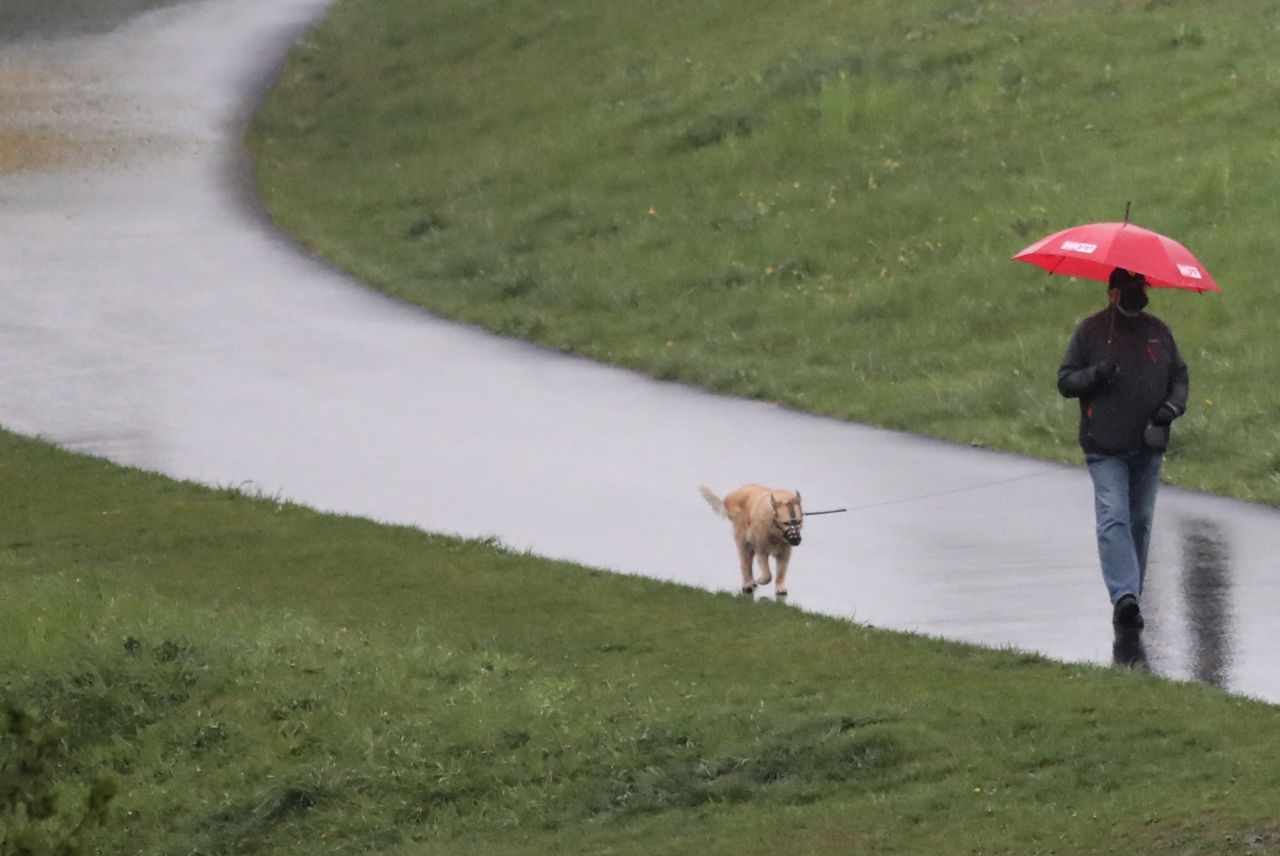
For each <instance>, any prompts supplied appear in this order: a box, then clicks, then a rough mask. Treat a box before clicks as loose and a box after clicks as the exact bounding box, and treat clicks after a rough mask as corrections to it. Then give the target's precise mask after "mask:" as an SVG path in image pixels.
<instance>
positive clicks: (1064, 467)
mask: <svg viewBox="0 0 1280 856" xmlns="http://www.w3.org/2000/svg"><path fill="white" fill-rule="evenodd" d="M1068 469H1071V466H1070V465H1069V464H1061V465H1059V466H1056V467H1050V468H1048V469H1044V470H1038V471H1037V472H1034V473H1025V474H1023V475H1020V476H1011V477H1010V478H1007V479H997V480H996V481H989V482H982V483H981V484H971V485H966V486H964V487H956V488H951V489H950V490H940V491H936V492H934V493H922V494H919V495H917V496H903V497H899V498H898V499H886V500H884V501H882V502H870V503H867V504H866V505H856V506H854V508H853V510H854V511H865V510H866V509H869V508H884V507H885V506H887V505H902V504H904V503H908V502H919V501H920V500H923V499H935V498H936V497H939V496H951V495H953V494H957V493H967V492H968V491H971V490H981V489H982V488H986V487H995V486H996V485H1002V484H1009V483H1010V482H1016V481H1023V480H1025V479H1036V478H1042V477H1043V476H1047V475H1052V474H1054V473H1060V472H1062V471H1063V470H1068ZM842 511H848V509H847V508H834V509H832V510H831V511H806V512H805V513H804V516H805V517H808V516H809V515H811V514H839V513H840V512H842Z"/></svg>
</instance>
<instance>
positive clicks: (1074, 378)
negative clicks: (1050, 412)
mask: <svg viewBox="0 0 1280 856" xmlns="http://www.w3.org/2000/svg"><path fill="white" fill-rule="evenodd" d="M1082 330H1083V325H1081V326H1080V327H1077V328H1076V331H1075V332H1074V333H1072V334H1071V342H1070V343H1068V345H1067V353H1066V354H1064V355H1063V357H1062V365H1060V366H1059V367H1058V392H1059V393H1061V394H1062V395H1063V396H1064V397H1066V398H1079V397H1080V396H1082V395H1088V394H1089V392H1090V391H1091V390H1092V389H1093V388H1094V387H1095V386H1097V385H1098V369H1097V367H1096V366H1091V365H1089V363H1088V362H1087V360H1086V359H1085V351H1084V341H1083V340H1084V334H1083V332H1082Z"/></svg>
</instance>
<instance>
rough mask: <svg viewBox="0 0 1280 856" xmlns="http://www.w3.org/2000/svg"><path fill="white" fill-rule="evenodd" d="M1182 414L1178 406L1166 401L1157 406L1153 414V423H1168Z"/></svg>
mask: <svg viewBox="0 0 1280 856" xmlns="http://www.w3.org/2000/svg"><path fill="white" fill-rule="evenodd" d="M1181 415H1182V414H1181V413H1179V412H1178V408H1176V407H1174V406H1173V405H1172V404H1170V403H1169V402H1167V401H1166V402H1165V403H1164V404H1162V405H1160V406H1159V407H1158V408H1156V412H1155V413H1152V414H1151V424H1152V425H1168V424H1169V423H1170V422H1172V421H1173V420H1175V419H1177V418H1178V417H1179V416H1181Z"/></svg>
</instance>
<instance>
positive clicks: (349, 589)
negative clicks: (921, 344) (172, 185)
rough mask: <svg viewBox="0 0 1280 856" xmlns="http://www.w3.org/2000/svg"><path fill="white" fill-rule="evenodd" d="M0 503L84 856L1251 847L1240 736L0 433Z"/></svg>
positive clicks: (954, 648) (1078, 684) (759, 607)
mask: <svg viewBox="0 0 1280 856" xmlns="http://www.w3.org/2000/svg"><path fill="white" fill-rule="evenodd" d="M0 479H2V480H3V482H4V484H5V485H6V488H5V491H4V492H3V493H0V696H3V697H7V698H12V699H17V700H19V701H20V702H21V703H22V704H23V705H25V706H27V707H28V708H29V709H31V710H34V711H37V712H39V713H40V714H41V715H42V716H44V717H49V716H53V717H58V718H61V719H62V720H64V721H66V722H67V723H68V725H69V730H68V732H67V737H66V740H65V743H64V744H62V745H63V746H64V748H65V751H66V754H65V756H64V757H62V758H61V759H60V760H59V762H58V765H57V768H56V769H57V775H58V782H59V788H60V792H61V793H62V795H63V796H62V799H63V806H64V808H63V811H64V813H72V812H73V808H72V807H73V805H74V804H75V801H76V800H77V799H81V798H82V797H83V795H84V793H85V792H86V790H87V787H88V782H89V781H90V780H92V779H93V778H94V777H96V776H99V775H101V774H102V773H103V771H105V774H106V775H107V776H108V777H109V778H111V779H112V780H113V781H115V782H116V783H117V786H118V790H119V796H118V797H117V798H116V800H115V802H114V804H113V806H112V817H111V822H110V823H109V824H108V825H107V827H106V828H105V829H103V830H101V831H99V832H97V833H95V835H94V837H93V839H92V843H93V845H94V846H95V847H98V848H100V850H99V852H103V853H129V854H136V853H174V852H201V853H208V854H216V853H238V852H271V853H280V854H289V853H298V854H301V853H311V852H316V849H317V848H320V849H323V850H324V851H325V852H332V853H357V852H368V850H370V849H378V850H381V851H384V852H390V853H404V854H409V853H415V854H416V853H424V852H430V853H485V854H498V853H546V852H573V853H582V852H614V853H645V854H651V853H655V852H659V853H660V852H672V853H676V852H681V853H687V852H708V853H726V854H728V853H734V854H741V853H766V852H777V850H778V849H780V848H785V849H786V850H787V851H788V852H796V853H829V852H838V851H844V852H855V851H856V852H884V853H903V854H908V853H910V854H916V853H926V852H928V853H966V852H983V853H1020V854H1021V853H1032V852H1058V853H1063V852H1122V853H1135V852H1151V853H1169V852H1194V853H1236V852H1269V851H1264V850H1259V849H1256V847H1257V843H1258V842H1259V841H1260V842H1262V844H1263V845H1264V847H1272V848H1273V849H1274V848H1275V847H1276V846H1277V844H1280V829H1277V827H1276V826H1275V825H1274V823H1273V822H1272V821H1271V820H1270V818H1272V817H1273V816H1274V815H1273V802H1274V794H1275V792H1276V788H1277V787H1280V772H1278V771H1280V765H1277V764H1276V763H1275V762H1276V759H1275V757H1274V746H1273V743H1274V741H1273V739H1272V735H1274V733H1275V731H1276V728H1277V726H1280V719H1278V718H1277V717H1278V716H1280V709H1277V708H1275V707H1273V706H1268V705H1263V704H1258V703H1254V702H1249V701H1245V700H1242V699H1238V698H1232V697H1228V696H1225V695H1222V694H1220V693H1218V692H1216V691H1213V690H1211V689H1208V688H1205V687H1201V686H1196V685H1187V684H1173V683H1169V682H1165V681H1161V680H1157V679H1154V678H1147V677H1143V676H1141V675H1135V674H1132V673H1128V672H1124V671H1118V670H1107V669H1101V668H1091V667H1080V666H1071V665H1063V664H1056V663H1051V662H1048V661H1046V660H1044V659H1042V658H1040V657H1036V656H1028V655H1023V654H1019V653H1017V652H996V651H986V650H981V649H976V648H972V647H968V646H962V645H955V644H948V643H943V642H940V641H936V640H931V639H925V638H920V637H914V636H909V635H902V634H893V633H887V632H881V631H875V630H872V629H869V628H865V627H860V626H856V625H852V624H849V623H846V622H841V621H837V620H834V619H827V618H821V617H814V616H810V615H806V614H804V613H801V612H799V611H797V610H793V609H788V608H784V607H779V606H777V605H774V604H770V603H767V602H760V603H753V602H751V601H743V600H740V599H737V598H734V597H731V596H727V595H714V594H709V593H703V592H697V591H690V590H688V589H684V588H681V587H677V586H673V585H670V584H666V583H660V582H656V581H650V580H645V579H638V578H629V577H617V576H615V575H612V574H607V573H601V572H596V571H592V570H589V569H585V568H580V567H576V566H572V565H568V564H563V563H555V562H550V561H546V560H542V559H538V558H535V557H531V556H525V555H514V554H510V553H505V552H501V551H499V550H495V549H494V548H493V547H491V546H490V545H487V544H484V543H477V542H461V541H455V540H452V539H448V538H443V537H439V536H433V535H429V534H425V533H422V532H418V531H415V530H410V529H405V528H394V527H385V526H379V525H375V524H373V523H370V522H367V521H363V520H359V519H352V518H340V517H331V516H325V515H321V514H318V513H315V512H312V511H309V510H306V509H303V508H299V507H295V506H288V505H284V506H282V505H278V504H276V503H274V502H272V501H270V500H266V499H254V498H250V497H245V496H243V495H240V494H237V493H235V492H231V491H214V490H209V489H203V488H199V487H194V486H190V485H184V484H178V483H174V482H171V481H168V480H165V479H163V478H160V477H157V476H154V475H149V474H145V473H140V472H137V471H131V470H123V469H119V468H115V467H113V466H111V465H109V464H106V463H103V462H101V461H96V460H92V459H88V458H84V457H78V456H72V455H69V454H66V453H63V452H58V451H55V450H52V449H50V448H48V447H46V446H43V445H41V444H38V443H36V442H34V441H29V440H23V439H19V438H15V437H13V436H12V435H6V434H0ZM693 652H696V655H692V654H693ZM11 749H12V747H11V745H10V744H9V743H7V742H6V743H3V744H0V769H3V768H5V767H6V766H7V765H8V764H9V762H10V761H11V760H12V759H11V758H10V757H9V754H8V753H9V752H10V751H11ZM10 774H12V769H11V768H9V769H7V770H4V771H3V772H0V784H3V780H4V779H5V778H6V776H8V775H10ZM2 790H3V789H2V788H0V792H2ZM0 820H3V807H2V805H0ZM1250 846H1252V847H1255V849H1253V850H1248V849H1247V847H1250Z"/></svg>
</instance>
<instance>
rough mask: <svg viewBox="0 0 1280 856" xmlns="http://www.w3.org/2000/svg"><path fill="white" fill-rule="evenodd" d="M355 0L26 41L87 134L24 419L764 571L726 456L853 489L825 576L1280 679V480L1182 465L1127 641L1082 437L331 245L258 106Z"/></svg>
mask: <svg viewBox="0 0 1280 856" xmlns="http://www.w3.org/2000/svg"><path fill="white" fill-rule="evenodd" d="M329 2H330V0H273V2H270V3H263V2H261V0H202V2H192V3H188V4H185V5H180V6H177V7H174V8H169V9H164V10H161V11H159V12H153V13H149V14H146V15H143V16H141V17H138V18H135V19H133V20H132V21H130V22H129V23H128V24H126V25H125V26H123V27H122V28H120V29H118V30H116V31H114V32H111V33H108V34H105V35H99V36H93V37H78V38H74V39H66V40H62V41H47V42H36V43H27V44H20V45H8V46H3V47H0V91H3V87H4V86H6V85H8V86H9V87H10V88H12V87H14V86H18V87H19V88H20V89H22V90H23V92H25V95H24V97H23V98H20V99H19V100H18V107H17V108H14V107H10V108H9V110H8V115H7V117H6V121H8V122H10V123H13V122H20V123H25V124H26V126H27V127H36V128H39V129H41V131H42V133H47V134H49V135H51V136H54V137H56V138H58V139H64V140H71V141H73V142H74V147H73V151H74V156H71V157H68V158H66V159H64V160H63V161H62V162H59V163H56V164H43V165H38V167H37V168H33V169H28V170H26V171H23V172H19V173H17V174H9V175H3V174H0V236H2V237H0V298H2V299H3V306H4V312H3V314H2V315H0V365H3V366H4V369H3V371H4V382H3V383H0V425H2V426H3V427H5V428H7V429H10V430H14V431H18V432H20V433H24V434H28V435H36V436H41V437H44V438H46V439H49V440H51V441H54V442H56V443H57V444H59V445H61V446H64V447H66V448H69V449H73V450H77V451H83V452H88V453H91V454H94V455H99V456H102V457H105V458H109V459H111V460H113V461H117V462H119V463H122V464H128V465H133V466H138V467H143V468H146V469H149V470H155V471H159V472H162V473H165V474H167V475H170V476H173V477H176V478H181V479H189V480H195V481H199V482H203V483H207V484H212V485H218V486H243V487H244V488H245V489H246V490H250V491H258V492H261V493H263V494H266V495H271V496H279V497H281V498H283V499H288V500H293V501H297V502H300V503H304V504H306V505H310V506H313V507H316V508H320V509H324V510H330V511H336V512H342V513H347V514H356V515H362V516H367V517H371V518H374V519H377V520H382V521H387V522H395V523H402V524H410V525H414V526H419V527H421V528H424V529H428V530H432V531H440V532H449V533H456V534H459V535H463V536H476V537H494V538H498V539H500V540H501V541H502V542H503V543H505V544H507V545H509V546H511V547H513V548H516V549H519V550H526V549H527V550H532V551H533V552H536V553H539V554H543V555H547V556H552V557H558V558H565V559H570V560H573V561H576V562H581V563H584V564H588V565H594V566H598V567H603V568H608V569H611V570H615V571H620V572H624V573H634V574H644V575H649V576H654V577H658V578H661V579H667V580H674V581H678V582H681V583H687V584H689V585H694V586H699V587H703V588H707V589H712V590H724V591H734V590H736V588H737V584H738V583H737V580H738V572H737V564H736V558H735V554H734V551H733V548H732V545H731V542H730V537H729V527H728V523H727V522H726V521H724V520H722V519H719V518H716V517H714V516H713V515H712V513H711V511H710V509H709V508H708V507H707V506H706V505H705V503H704V502H703V500H702V498H701V497H700V496H699V493H698V486H699V485H700V484H706V485H709V486H711V487H712V488H713V489H715V490H716V491H717V492H718V493H720V494H721V495H723V494H724V493H726V492H728V491H729V490H730V489H732V488H733V487H736V486H737V485H739V484H741V483H744V482H748V481H754V482H760V483H764V484H769V485H773V486H778V487H786V488H792V489H799V490H800V491H801V492H802V493H803V495H804V499H805V505H806V507H807V508H808V509H809V510H821V509H827V508H839V507H845V508H848V509H849V511H848V512H847V513H844V514H835V515H830V516H823V517H813V518H811V519H810V520H809V521H808V522H807V523H806V526H805V537H804V543H803V544H802V545H801V546H800V547H799V548H798V549H797V550H796V552H795V555H794V558H793V562H792V570H791V573H790V576H789V580H788V582H789V589H790V597H789V599H788V602H789V604H790V605H792V606H794V607H798V608H801V609H805V610H810V611H814V612H821V613H825V614H830V615H835V616H840V617H844V618H849V619H852V620H855V621H858V622H863V623H868V624H873V625H876V626H880V627H886V628H893V629H899V630H908V631H915V632H920V633H926V634H930V635H937V636H943V637H947V638H950V639H957V640H964V641H970V642H977V643H981V644H984V645H990V646H1013V647H1016V648H1020V649H1027V650H1033V651H1038V652H1042V653H1045V654H1047V655H1049V656H1052V657H1054V658H1058V659H1062V660H1067V661H1087V662H1094V663H1110V662H1115V661H1117V660H1119V661H1122V662H1127V663H1134V662H1135V661H1136V662H1137V663H1138V664H1139V665H1143V666H1145V667H1146V668H1150V669H1151V670H1152V671H1155V672H1157V673H1159V674H1162V675H1166V676H1170V677H1173V678H1177V679H1187V680H1198V681H1203V682H1206V683H1209V684H1212V685H1214V686H1217V687H1221V688H1224V689H1227V690H1230V691H1233V692H1237V693H1243V694H1248V695H1252V696H1257V697H1261V698H1264V699H1267V700H1270V701H1273V702H1280V632H1277V630H1276V621H1275V615H1276V614H1277V611H1280V579H1278V577H1277V575H1276V574H1275V573H1274V569H1275V564H1276V563H1275V560H1274V559H1273V557H1272V555H1271V553H1270V547H1271V545H1272V544H1273V543H1275V540H1276V537H1277V535H1278V534H1280V513H1278V512H1277V511H1275V510H1271V509H1267V508H1263V507H1258V506H1253V505H1249V504H1246V503H1241V502H1236V501H1231V500H1225V499H1220V498H1215V497H1209V496H1205V495H1201V494H1196V493H1192V492H1187V491H1180V490H1175V489H1171V488H1168V487H1165V488H1164V489H1163V490H1162V493H1161V496H1160V501H1159V506H1158V508H1157V515H1156V529H1155V533H1154V537H1153V542H1152V548H1151V559H1150V567H1149V571H1148V591H1147V594H1146V597H1145V599H1144V611H1145V613H1146V615H1147V629H1146V630H1145V631H1144V632H1143V634H1142V635H1141V636H1140V637H1136V638H1126V639H1117V638H1116V637H1115V635H1114V634H1113V631H1112V628H1111V623H1110V607H1109V604H1108V603H1107V599H1106V593H1105V589H1104V588H1103V585H1102V581H1101V578H1100V574H1099V572H1098V569H1097V558H1096V548H1095V546H1094V540H1093V516H1092V492H1091V489H1090V485H1089V478H1088V474H1087V471H1086V470H1084V468H1083V467H1065V466H1060V465H1056V464H1052V463H1046V462H1043V461H1037V460H1032V459H1026V458H1020V457H1016V456H1011V455H1004V454H999V453H993V452H988V451H985V450H979V449H970V448H966V447H959V446H954V445H949V444H944V443H939V442H934V441H930V440H924V439H920V438H916V437H912V436H909V435H903V434H898V433H893V432H886V431H881V430H876V429H872V428H868V427H864V426H860V425H852V424H846V423H841V422H837V421H833V420H828V419H822V418H816V417H811V416H807V415H804V414H798V413H794V412H790V411H786V410H783V409H780V408H778V407H775V406H772V405H768V404H763V403H758V402H747V401H740V400H735V399H730V398H726V397H721V396H714V395H710V394H706V393H703V392H700V391H697V390H693V389H689V388H685V387H681V386H678V385H673V384H669V383H660V382H655V381H652V380H649V379H646V378H643V377H640V376H637V375H634V374H631V373H628V372H624V371H620V370H616V369H612V368H608V367H603V366H598V365H594V364H591V363H588V362H585V361H582V360H579V359H575V358H570V357H566V356H563V355H560V354H556V353H551V352H546V351H543V350H539V349H536V348H532V347H529V346H526V345H524V344H521V343H518V342H513V341H509V340H504V339H500V338H496V337H493V336H490V335H488V334H484V333H481V332H478V331H475V330H472V329H470V328H466V327H462V326H458V325H454V324H451V323H447V322H444V321H441V320H439V319H436V318H434V317H432V316H430V315H428V314H426V313H424V312H422V311H421V310H418V309H415V308H412V307H408V306H405V305H402V304H400V303H398V302H395V301H393V300H390V299H387V298H385V297H383V296H381V295H379V294H377V293H375V292H374V291H372V290H370V289H368V288H366V287H364V286H363V285H361V284H360V283H358V282H356V281H353V280H352V279H350V278H348V277H346V276H344V275H341V274H339V273H336V272H334V271H333V270H332V269H331V268H329V267H328V266H327V265H325V264H324V263H323V262H321V261H319V260H316V259H314V258H310V257H309V256H308V255H307V254H306V253H305V252H304V251H301V250H299V249H298V248H297V247H296V246H295V245H294V244H293V243H292V242H291V241H290V240H289V239H288V238H287V237H285V236H282V235H280V234H278V233H277V232H275V231H274V230H273V229H272V228H271V226H270V224H269V222H268V221H267V219H266V217H265V215H264V214H263V212H262V210H261V206H260V204H259V203H258V202H257V201H256V200H255V198H254V196H253V193H252V188H251V183H250V180H249V164H248V159H247V156H246V154H245V152H244V150H243V148H242V146H241V144H240V142H239V138H240V133H241V130H242V128H243V126H244V123H245V122H246V121H247V119H248V116H249V115H250V113H251V111H252V109H253V106H254V104H255V102H256V99H257V98H258V97H260V95H261V93H262V91H263V90H264V88H265V86H266V85H267V84H268V83H269V81H270V80H271V78H272V77H273V75H274V74H275V72H276V71H277V70H278V66H279V63H280V61H281V60H282V58H283V56H284V54H285V52H286V51H287V50H288V48H289V46H290V45H291V44H292V43H293V41H295V40H296V39H297V38H298V37H299V36H300V35H301V34H302V33H303V32H304V31H305V29H306V27H307V26H309V25H310V24H312V23H314V22H315V21H317V20H318V19H319V17H320V16H321V15H322V14H323V12H324V9H325V7H326V6H327V5H328V3H329ZM15 81H16V83H15ZM1224 299H1229V296H1228V297H1226V298H1224ZM1054 368H1055V367H1053V366H1047V367H1045V377H1046V381H1045V395H1055V394H1056V392H1055V391H1054V388H1053V378H1052V375H1053V369H1054ZM850 394H856V391H855V390H853V389H851V390H850ZM422 596H423V597H432V596H433V593H432V591H431V589H430V585H429V582H428V581H424V586H423V591H422ZM758 596H759V597H768V596H769V590H768V589H765V590H764V591H763V592H762V593H760V594H759V595H758Z"/></svg>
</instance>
